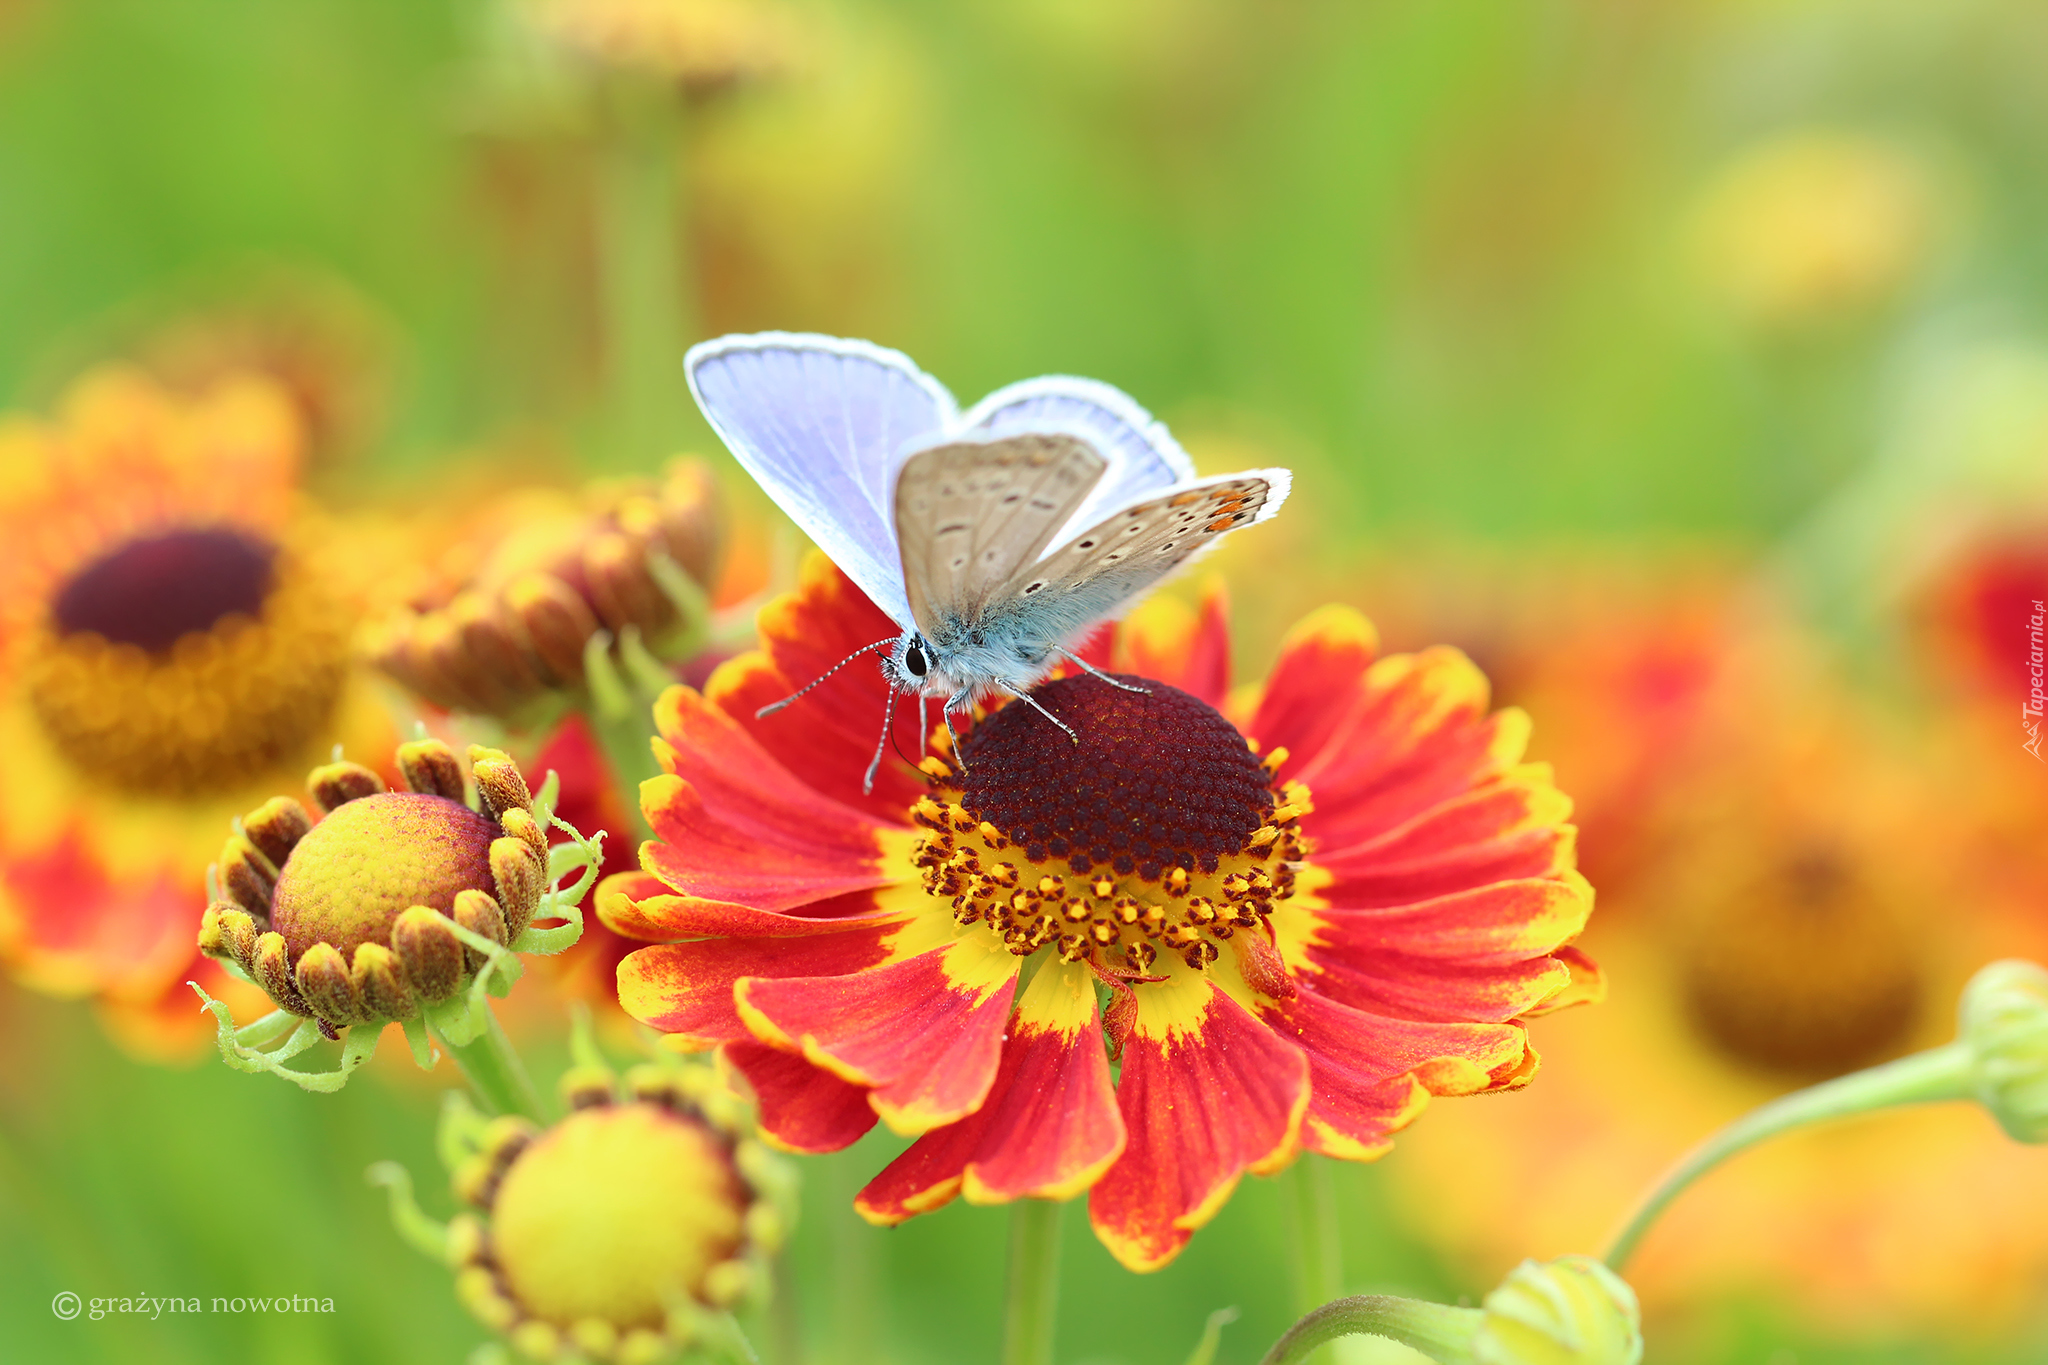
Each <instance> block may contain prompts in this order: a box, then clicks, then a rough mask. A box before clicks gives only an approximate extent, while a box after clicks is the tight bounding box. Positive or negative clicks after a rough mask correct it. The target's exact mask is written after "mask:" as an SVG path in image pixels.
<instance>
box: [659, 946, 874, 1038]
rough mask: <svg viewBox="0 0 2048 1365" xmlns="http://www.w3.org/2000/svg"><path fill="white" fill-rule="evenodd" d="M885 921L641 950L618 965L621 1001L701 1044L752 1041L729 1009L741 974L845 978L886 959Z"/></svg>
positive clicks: (667, 1029)
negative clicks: (826, 931)
mask: <svg viewBox="0 0 2048 1365" xmlns="http://www.w3.org/2000/svg"><path fill="white" fill-rule="evenodd" d="M887 933H888V930H887V928H885V927H870V928H862V929H854V930H849V931H847V932H845V933H838V934H831V935H821V936H819V937H815V938H795V939H789V938H709V939H697V940H695V941H693V942H690V943H667V944H662V945H660V946H658V947H653V948H642V949H641V950H640V951H638V952H636V953H634V954H632V955H631V956H630V957H628V958H627V959H626V960H625V961H624V962H621V963H620V964H619V1004H620V1005H621V1006H622V1007H623V1008H624V1009H625V1011H626V1013H628V1014H630V1015H632V1016H633V1017H634V1018H635V1019H638V1020H639V1021H640V1022H641V1023H643V1024H647V1025H649V1026H651V1027H653V1028H657V1029H660V1030H661V1031H662V1032H663V1033H666V1034H669V1035H670V1036H671V1037H673V1038H675V1039H676V1040H677V1042H678V1045H679V1046H683V1047H687V1048H691V1049H704V1048H712V1047H716V1046H718V1045H719V1044H720V1043H730V1042H733V1041H735V1040H739V1039H748V1040H751V1039H752V1037H753V1035H752V1034H751V1033H749V1032H747V1026H746V1025H745V1024H743V1023H741V1022H740V1017H739V1015H738V1013H736V1012H735V1010H734V1009H733V995H732V992H733V984H734V983H735V982H737V981H738V980H739V979H740V978H741V977H743V976H752V977H788V976H843V975H845V974H847V973H849V972H857V971H860V970H862V969H863V968H867V967H872V966H874V965H875V964H876V963H878V962H881V961H883V960H884V959H886V958H887V957H888V953H889V950H888V947H887V945H886V944H885V943H884V941H883V940H884V938H885V936H886V935H887Z"/></svg>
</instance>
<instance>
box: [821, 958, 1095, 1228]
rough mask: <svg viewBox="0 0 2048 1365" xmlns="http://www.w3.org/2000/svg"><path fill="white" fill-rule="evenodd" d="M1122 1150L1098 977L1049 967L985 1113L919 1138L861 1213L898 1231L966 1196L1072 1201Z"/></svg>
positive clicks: (873, 1185)
mask: <svg viewBox="0 0 2048 1365" xmlns="http://www.w3.org/2000/svg"><path fill="white" fill-rule="evenodd" d="M1123 1149H1124V1124H1123V1118H1122V1116H1121V1115H1120V1114H1119V1113H1118V1112H1117V1101H1116V1090H1115V1088H1114V1087H1113V1086H1112V1085H1111V1084H1110V1079H1109V1058H1108V1056H1107V1055H1106V1054H1105V1053H1104V1051H1103V1047H1102V1025H1101V1017H1100V1015H1099V1013H1098V1012H1097V1009H1096V1004H1095V986H1094V981H1093V978H1092V977H1091V975H1090V974H1089V972H1088V971H1087V969H1086V968H1083V967H1074V966H1065V965H1062V964H1059V963H1049V964H1047V965H1046V967H1045V968H1044V969H1043V970H1041V971H1040V972H1039V973H1038V975H1037V976H1035V977H1034V978H1032V982H1031V988H1030V989H1029V990H1028V991H1026V992H1025V997H1024V1000H1023V1002H1022V1003H1021V1004H1020V1005H1019V1007H1018V1012H1017V1018H1016V1020H1015V1021H1014V1022H1013V1023H1012V1025H1011V1030H1010V1040H1009V1041H1008V1042H1007V1043H1006V1044H1004V1046H1003V1060H1002V1066H1001V1068H1000V1069H999V1070H998V1071H997V1073H996V1081H995V1084H994V1085H993V1086H991V1087H990V1088H989V1093H988V1098H987V1099H986V1100H985V1101H983V1103H982V1106H981V1108H979V1109H977V1110H975V1111H974V1113H972V1114H970V1115H968V1116H967V1117H966V1118H964V1119H961V1120H960V1121H959V1122H958V1123H953V1124H949V1125H947V1126H946V1127H944V1128H940V1129H937V1130H936V1131H934V1132H930V1133H927V1134H925V1135H924V1136H923V1137H921V1138H919V1139H918V1140H917V1141H916V1142H915V1143H913V1144H912V1145H911V1147H910V1150H908V1151H906V1152H905V1153H904V1154H903V1155H902V1156H900V1157H898V1158H897V1159H896V1160H895V1161H893V1162H891V1163H890V1164H889V1165H888V1166H887V1167H886V1168H884V1169H883V1171H882V1173H881V1174H880V1175H878V1176H876V1177H875V1179H874V1180H873V1181H872V1182H870V1183H869V1185H868V1187H867V1188H866V1189H864V1190H862V1191H861V1192H860V1197H859V1198H858V1199H856V1200H855V1201H854V1207H855V1208H856V1209H858V1210H859V1211H860V1214H861V1216H862V1217H863V1218H866V1219H867V1220H868V1221H869V1222H871V1223H881V1224H894V1223H900V1222H902V1221H903V1220H904V1219H906V1218H909V1217H910V1216H912V1215H913V1214H918V1213H924V1212H926V1211H928V1210H930V1209H934V1208H937V1207H938V1206H939V1205H941V1204H943V1203H945V1202H947V1201H948V1200H950V1199H952V1198H953V1196H954V1195H955V1194H958V1193H962V1192H963V1191H964V1193H965V1194H966V1196H967V1199H968V1202H970V1203H975V1204H1002V1203H1008V1202H1009V1201H1010V1200H1013V1199H1023V1198H1027V1197H1028V1198H1035V1199H1071V1198H1073V1197H1074V1196H1075V1195H1077V1194H1079V1193H1080V1192H1081V1191H1082V1190H1084V1189H1087V1188H1088V1187H1089V1186H1090V1185H1092V1184H1094V1183H1095V1182H1096V1181H1097V1180H1098V1179H1100V1178H1101V1176H1102V1173H1103V1172H1104V1171H1105V1170H1107V1169H1109V1166H1110V1164H1111V1163H1112V1162H1114V1161H1115V1160H1116V1159H1117V1157H1118V1155H1119V1154H1121V1153H1122V1151H1123Z"/></svg>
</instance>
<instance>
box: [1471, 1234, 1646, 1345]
mask: <svg viewBox="0 0 2048 1365" xmlns="http://www.w3.org/2000/svg"><path fill="white" fill-rule="evenodd" d="M1471 1350H1472V1360H1473V1361H1474V1363H1475V1365H1636V1362H1638V1361H1640V1360H1641V1359H1642V1358H1643V1326H1642V1313H1641V1310H1640V1309H1638V1308H1637V1306H1636V1296H1635V1291H1634V1290H1632V1289H1630V1288H1629V1287H1628V1285H1627V1284H1625V1283H1624V1282H1623V1281H1622V1279H1621V1278H1620V1277H1619V1276H1618V1275H1616V1274H1615V1273H1614V1272H1613V1271H1611V1270H1609V1269H1608V1268H1607V1267H1606V1266H1604V1265H1602V1264H1600V1262H1598V1261H1596V1260H1593V1259H1592V1258H1591V1257H1589V1256H1562V1257H1559V1258H1558V1259H1557V1260H1555V1261H1540V1262H1539V1261H1524V1262H1522V1263H1521V1264H1520V1265H1518V1266H1516V1267H1515V1268H1514V1270H1512V1271H1511V1272H1509V1274H1508V1277H1507V1279H1505V1280H1503V1281H1501V1283H1500V1286H1499V1288H1497V1289H1495V1290H1494V1291H1493V1292H1492V1293H1491V1294H1488V1295H1487V1296H1486V1299H1485V1301H1484V1303H1482V1304H1481V1314H1480V1323H1479V1330H1478V1332H1477V1334H1476V1335H1475V1336H1474V1337H1473V1339H1472V1347H1471Z"/></svg>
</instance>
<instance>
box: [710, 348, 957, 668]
mask: <svg viewBox="0 0 2048 1365" xmlns="http://www.w3.org/2000/svg"><path fill="white" fill-rule="evenodd" d="M683 367H684V370H685V371H686V373H687V374H688V376H689V382H690V393H691V396H692V397H694V398H695V399H696V400H697V404H698V406H699V407H701V408H703V410H704V415H705V417H706V418H707V419H709V420H710V422H711V426H712V429H713V430H715V431H716V432H717V433H718V435H719V437H720V438H721V439H722V440H724V442H725V443H726V445H727V446H729V447H730V448H731V449H732V453H733V454H734V455H735V456H736V457H737V458H738V459H739V462H740V464H741V465H742V466H744V467H745V468H746V471H747V472H748V473H749V474H752V475H753V476H754V478H755V479H756V480H757V481H758V482H759V483H760V485H761V487H762V488H764V489H766V490H767V492H768V495H769V496H770V497H772V498H774V499H775V501H776V502H777V503H778V504H779V505H780V506H781V508H782V510H783V511H785V512H787V513H788V514H789V517H790V519H791V520H792V521H794V522H796V524H797V525H798V526H799V527H801V528H802V529H803V531H804V534H806V535H808V536H809V537H810V538H811V539H812V540H813V541H814V542H816V544H817V546H818V548H819V549H821V550H823V551H824V552H825V553H826V554H827V555H828V556H830V557H831V559H832V562H833V563H835V564H837V565H838V566H839V567H840V568H841V569H843V570H845V572H846V576H847V577H848V578H851V579H852V580H853V581H854V582H855V583H857V584H858V585H859V586H860V589H861V591H863V592H865V593H866V594H867V595H868V596H869V597H870V598H871V599H873V601H874V603H875V605H876V606H878V607H880V608H881V609H882V610H883V611H885V612H887V613H888V614H889V615H890V616H891V617H893V618H895V620H896V621H897V622H898V623H900V624H901V625H903V626H905V627H909V626H910V625H911V624H912V621H911V614H910V603H909V600H908V598H907V597H906V595H905V593H904V590H903V564H902V560H901V557H900V556H899V554H898V552H897V546H896V531H895V524H894V518H893V515H892V513H891V511H890V507H889V497H890V488H889V483H890V474H891V471H892V468H893V465H894V462H895V457H896V456H897V454H898V453H899V452H901V451H902V450H903V449H904V448H905V447H906V446H908V445H910V444H912V443H914V442H922V441H928V440H929V439H930V438H932V437H933V436H936V435H938V434H939V433H941V432H944V431H946V430H949V429H951V428H954V427H956V426H957V425H958V422H959V417H958V409H957V407H956V406H955V404H954V402H953V396H952V394H950V393H948V392H947V391H946V388H945V386H944V385H942V384H940V383H939V382H938V381H937V380H936V379H933V378H932V377H931V376H930V375H928V374H926V373H924V371H922V370H920V369H918V368H917V366H916V365H915V364H913V363H911V361H910V358H909V357H908V356H905V355H903V354H901V353H900V352H897V351H892V350H888V349H886V348H884V347H881V346H875V345H872V344H870V343H868V342H865V341H850V340H845V339H842V338H839V337H827V336H812V335H804V334H798V333H790V332H762V333H757V334H754V335H750V336H725V337H719V338H718V339H716V340H714V341H706V342H702V343H699V344H698V345H696V346H693V347H691V348H690V353H689V355H688V356H686V357H685V358H684V361H683Z"/></svg>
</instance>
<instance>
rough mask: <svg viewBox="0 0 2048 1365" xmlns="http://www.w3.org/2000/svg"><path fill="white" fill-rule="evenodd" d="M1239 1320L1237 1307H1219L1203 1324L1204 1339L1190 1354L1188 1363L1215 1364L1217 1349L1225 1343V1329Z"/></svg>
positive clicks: (1197, 1364)
mask: <svg viewBox="0 0 2048 1365" xmlns="http://www.w3.org/2000/svg"><path fill="white" fill-rule="evenodd" d="M1236 1321H1237V1310H1236V1309H1235V1308H1219V1309H1217V1310H1216V1311H1215V1312H1213V1313H1211V1314H1210V1315H1209V1320H1208V1321H1207V1322H1205V1323H1203V1324H1202V1339H1201V1340H1200V1341H1198V1342H1196V1343H1195V1349H1194V1350H1193V1351H1191V1352H1190V1353H1189V1354H1188V1365H1214V1361H1215V1359H1216V1349H1217V1348H1218V1347H1219V1346H1221V1345H1222V1344H1223V1329H1224V1328H1226V1327H1228V1326H1229V1325H1230V1324H1231V1323H1233V1322H1236Z"/></svg>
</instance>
